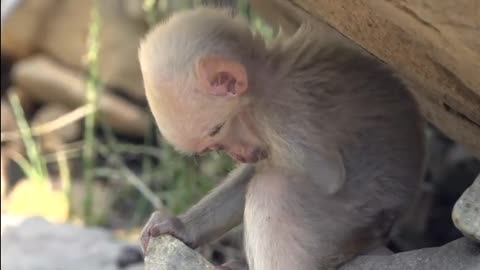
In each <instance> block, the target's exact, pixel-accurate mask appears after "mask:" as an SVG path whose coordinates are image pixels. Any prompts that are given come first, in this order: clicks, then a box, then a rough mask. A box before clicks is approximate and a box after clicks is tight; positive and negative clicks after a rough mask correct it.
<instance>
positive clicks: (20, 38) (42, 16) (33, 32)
mask: <svg viewBox="0 0 480 270" xmlns="http://www.w3.org/2000/svg"><path fill="white" fill-rule="evenodd" d="M55 2H58V1H56V0H35V1H22V2H21V3H20V4H19V5H18V6H17V7H16V8H15V10H13V12H12V13H11V14H10V15H9V16H8V18H7V19H6V20H5V21H2V54H6V55H9V56H12V57H14V58H21V57H25V56H28V55H30V54H32V53H33V52H34V51H35V50H36V49H37V48H38V44H39V41H40V40H41V37H42V35H43V32H42V31H41V30H42V27H43V25H44V23H45V21H46V20H48V18H49V17H50V15H51V13H52V10H54V5H55ZM81 2H83V1H81Z"/></svg>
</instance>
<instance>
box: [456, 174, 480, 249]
mask: <svg viewBox="0 0 480 270" xmlns="http://www.w3.org/2000/svg"><path fill="white" fill-rule="evenodd" d="M452 219H453V223H454V224H455V226H456V227H457V228H458V229H459V230H460V231H461V232H462V233H463V234H464V235H465V236H466V237H468V238H470V239H473V240H475V241H477V242H480V175H479V176H478V177H477V179H476V180H475V182H473V184H472V185H471V186H470V187H469V188H468V189H467V190H465V192H464V193H463V194H462V196H461V197H460V199H459V200H458V201H457V203H455V207H454V208H453V212H452Z"/></svg>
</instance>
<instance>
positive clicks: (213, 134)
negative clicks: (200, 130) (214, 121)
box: [208, 123, 225, 137]
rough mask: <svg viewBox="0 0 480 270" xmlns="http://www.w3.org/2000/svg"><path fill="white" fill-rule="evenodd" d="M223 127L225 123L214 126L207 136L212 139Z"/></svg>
mask: <svg viewBox="0 0 480 270" xmlns="http://www.w3.org/2000/svg"><path fill="white" fill-rule="evenodd" d="M223 125H225V123H222V124H219V125H216V126H215V127H214V128H213V129H212V130H211V131H210V133H208V136H210V137H213V136H215V135H217V134H218V133H219V132H220V130H221V129H222V127H223Z"/></svg>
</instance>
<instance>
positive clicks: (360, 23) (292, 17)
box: [251, 0, 480, 157]
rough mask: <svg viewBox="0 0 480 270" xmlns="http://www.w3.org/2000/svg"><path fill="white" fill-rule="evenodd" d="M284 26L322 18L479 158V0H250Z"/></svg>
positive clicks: (261, 13) (424, 113)
mask: <svg viewBox="0 0 480 270" xmlns="http://www.w3.org/2000/svg"><path fill="white" fill-rule="evenodd" d="M251 2H252V4H253V5H254V6H256V7H257V8H256V10H255V11H257V12H258V13H259V14H260V15H262V16H263V17H265V18H267V19H269V20H270V21H272V22H273V23H275V24H281V25H282V28H284V29H295V28H296V27H298V25H299V24H300V22H301V21H304V20H308V19H312V21H314V22H315V23H317V24H316V25H318V29H319V31H320V29H321V28H323V27H325V24H324V23H325V22H326V23H327V24H328V25H330V26H332V27H333V28H335V29H337V30H338V31H339V32H340V33H342V34H343V35H344V36H346V37H347V38H349V39H350V40H352V41H353V42H354V43H356V44H358V45H360V46H361V47H362V48H364V49H366V50H367V51H369V52H370V53H372V54H373V55H375V56H376V57H378V58H379V59H380V60H382V61H384V62H386V63H387V64H388V65H390V66H391V67H392V68H393V69H394V70H395V71H396V72H398V73H399V75H400V77H402V78H404V79H405V80H406V81H407V83H408V84H411V85H412V87H411V89H412V91H413V93H414V94H415V97H416V98H417V100H418V101H419V103H420V107H421V110H422V112H423V115H424V116H425V117H426V118H427V119H428V120H429V121H431V122H432V123H433V124H434V125H435V126H437V127H438V128H439V129H440V130H442V131H443V132H444V133H445V134H446V135H448V136H449V137H451V138H452V139H454V140H455V141H457V142H460V143H462V144H464V145H466V146H467V147H469V148H470V149H471V150H472V151H473V152H474V153H475V154H476V155H477V156H478V157H480V140H479V139H478V138H480V110H479V109H478V108H480V77H479V76H478V71H479V70H480V16H478V14H480V5H479V4H478V1H476V0H464V1H461V2H452V1H449V0H424V1H414V0H404V1H400V0H380V1H368V0H353V1H348V3H347V2H343V1H333V0H318V1H308V0H290V1H279V0H252V1H251Z"/></svg>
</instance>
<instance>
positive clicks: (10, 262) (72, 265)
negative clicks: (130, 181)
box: [1, 216, 127, 270]
mask: <svg viewBox="0 0 480 270" xmlns="http://www.w3.org/2000/svg"><path fill="white" fill-rule="evenodd" d="M4 218H5V217H3V216H2V223H3V222H4ZM10 224H11V225H12V227H10V226H8V225H7V226H6V227H5V228H4V231H3V234H2V241H1V249H2V250H1V269H2V270H57V269H58V270H60V269H69V270H85V269H90V270H118V266H117V264H116V261H117V259H118V257H119V256H120V254H121V250H122V249H123V248H124V247H125V246H127V243H123V242H121V241H119V240H116V239H115V238H114V236H113V234H112V233H110V232H109V231H107V230H104V229H100V228H84V227H80V226H75V225H70V224H52V223H50V222H48V221H46V220H45V219H43V218H28V219H26V220H25V221H23V222H21V223H18V224H17V225H15V223H10Z"/></svg>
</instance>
